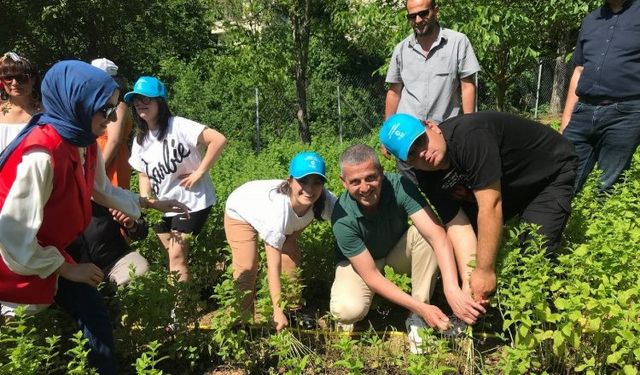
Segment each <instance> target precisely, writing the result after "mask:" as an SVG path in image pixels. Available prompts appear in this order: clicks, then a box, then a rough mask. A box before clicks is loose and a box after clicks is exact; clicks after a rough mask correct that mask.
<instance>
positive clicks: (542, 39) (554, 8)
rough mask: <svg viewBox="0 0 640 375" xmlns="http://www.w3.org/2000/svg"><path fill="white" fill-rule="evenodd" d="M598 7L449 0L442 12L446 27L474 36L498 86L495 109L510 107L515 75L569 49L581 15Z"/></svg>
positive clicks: (483, 63)
mask: <svg viewBox="0 0 640 375" xmlns="http://www.w3.org/2000/svg"><path fill="white" fill-rule="evenodd" d="M599 5H600V2H598V1H595V0H591V1H587V2H585V1H577V0H576V1H564V0H563V1H560V0H554V1H521V2H513V1H505V0H491V1H483V2H477V1H473V0H455V1H453V0H450V1H446V0H445V1H442V2H441V8H442V10H441V14H442V19H443V23H444V24H445V25H447V26H448V27H451V28H453V29H454V30H457V31H460V32H462V33H464V34H466V35H467V36H468V37H469V39H470V40H471V44H472V45H473V47H474V50H475V52H476V54H477V56H478V59H479V60H480V65H481V66H482V74H483V75H487V76H488V77H489V79H490V80H491V82H492V83H493V84H494V85H495V96H496V108H497V109H498V110H506V109H507V107H506V102H505V98H506V93H507V90H508V89H509V87H510V85H511V84H512V83H513V82H514V81H515V78H516V77H518V76H519V75H520V74H522V73H523V72H524V71H525V70H526V69H529V68H531V67H532V66H535V65H536V64H537V62H538V59H539V58H540V57H541V56H549V57H556V56H557V54H558V53H559V52H558V51H559V50H561V51H564V52H563V53H566V52H568V51H569V50H570V48H569V47H568V46H567V45H571V46H573V44H574V43H575V37H576V36H577V30H578V28H579V26H580V22H581V19H582V17H584V16H585V15H586V13H587V11H588V10H590V9H595V8H596V6H599ZM560 37H561V38H560Z"/></svg>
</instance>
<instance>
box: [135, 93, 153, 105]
mask: <svg viewBox="0 0 640 375" xmlns="http://www.w3.org/2000/svg"><path fill="white" fill-rule="evenodd" d="M152 99H153V98H150V97H148V96H144V95H134V96H133V101H134V102H135V101H136V100H139V101H141V102H142V104H149V103H151V100H152Z"/></svg>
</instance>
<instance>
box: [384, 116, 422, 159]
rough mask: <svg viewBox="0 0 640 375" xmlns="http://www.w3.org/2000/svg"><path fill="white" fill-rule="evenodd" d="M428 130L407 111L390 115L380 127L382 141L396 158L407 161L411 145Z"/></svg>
mask: <svg viewBox="0 0 640 375" xmlns="http://www.w3.org/2000/svg"><path fill="white" fill-rule="evenodd" d="M425 132H426V129H425V127H424V124H423V123H422V122H421V121H420V120H418V119H417V118H415V117H413V116H411V115H407V114H405V113H396V114H395V115H393V116H391V117H389V118H388V119H387V120H386V121H385V122H384V123H383V124H382V128H381V129H380V142H381V143H382V144H383V145H384V147H385V148H386V149H387V150H388V151H389V152H391V153H392V154H393V156H395V157H396V158H398V159H400V160H402V161H407V157H408V156H409V150H410V149H411V145H413V142H415V141H416V139H418V138H419V137H420V136H421V135H423V134H424V133H425Z"/></svg>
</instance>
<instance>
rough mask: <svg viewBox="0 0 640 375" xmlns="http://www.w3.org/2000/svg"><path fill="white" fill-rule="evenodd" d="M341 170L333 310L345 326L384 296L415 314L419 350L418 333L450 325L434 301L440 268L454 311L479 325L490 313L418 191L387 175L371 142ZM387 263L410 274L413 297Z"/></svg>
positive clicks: (354, 151)
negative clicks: (464, 283)
mask: <svg viewBox="0 0 640 375" xmlns="http://www.w3.org/2000/svg"><path fill="white" fill-rule="evenodd" d="M340 169H341V173H340V179H341V180H342V184H343V185H344V187H345V189H347V192H344V193H342V194H341V195H340V198H339V199H338V202H337V203H336V205H335V207H334V210H333V215H332V217H331V222H332V225H333V233H334V235H335V237H336V240H337V243H338V251H337V260H338V264H337V266H336V275H335V280H334V282H333V286H332V287H331V303H330V305H331V306H330V309H331V313H332V314H333V315H334V316H335V317H336V318H337V319H338V321H339V322H340V323H342V324H345V325H349V324H353V323H354V322H356V321H359V320H361V319H363V318H364V316H365V315H366V314H367V313H368V311H369V307H370V305H371V299H372V298H373V295H374V293H378V294H380V295H381V296H383V297H385V298H387V299H388V300H390V301H391V302H393V303H396V304H398V305H401V306H403V307H405V308H407V309H409V310H410V311H411V312H412V314H411V315H410V316H409V318H408V319H407V329H408V330H409V340H410V343H411V344H412V345H411V349H412V351H414V352H419V347H417V346H416V345H418V344H419V342H420V341H421V340H420V338H419V336H418V334H417V331H418V329H419V328H420V327H424V326H425V321H426V323H427V324H428V325H429V326H431V327H433V328H436V329H440V330H446V329H447V328H448V327H449V319H448V318H447V316H446V315H445V314H443V313H442V311H441V310H440V309H439V308H437V307H436V306H433V305H430V304H428V301H429V298H430V297H431V294H432V293H433V286H434V279H435V275H436V272H437V271H438V267H439V268H440V271H441V273H442V280H443V284H444V293H445V297H446V298H447V302H448V303H449V305H450V306H451V308H452V310H453V312H454V314H455V315H456V316H457V317H458V318H460V319H462V320H463V321H465V322H466V323H468V324H473V323H474V322H475V321H476V319H477V317H478V316H479V315H480V314H481V313H484V312H485V310H484V308H483V307H482V305H481V304H480V303H477V302H474V301H473V299H472V298H471V295H470V294H469V293H465V292H463V291H462V289H461V288H460V286H459V283H458V273H457V270H456V263H455V257H454V253H453V248H452V246H451V243H450V242H449V240H448V239H447V236H446V234H445V231H444V228H443V227H442V226H440V225H439V224H438V222H437V219H435V215H434V213H433V212H432V211H431V209H430V208H429V207H428V206H427V202H426V200H425V199H424V197H422V195H421V194H420V192H419V191H418V188H417V187H416V186H415V185H414V184H413V183H412V182H411V181H409V180H408V179H406V178H405V177H401V176H400V175H398V174H394V173H387V174H384V173H383V171H382V166H381V165H380V161H379V160H378V157H377V155H376V153H375V151H374V150H373V149H372V148H371V147H368V146H365V145H354V146H351V147H349V148H348V149H347V150H345V151H344V152H343V153H342V155H341V157H340ZM408 218H411V220H412V222H413V225H412V226H409V224H408ZM385 265H389V266H391V267H393V268H394V269H395V270H396V271H398V272H402V273H406V274H410V275H411V288H412V292H411V296H410V295H408V294H406V293H404V292H403V291H402V290H400V288H398V287H397V286H396V285H394V284H393V283H392V282H390V281H389V280H387V279H386V278H385V277H384V276H383V275H382V273H381V272H380V271H381V270H382V269H383V268H384V266H385ZM462 268H464V267H462Z"/></svg>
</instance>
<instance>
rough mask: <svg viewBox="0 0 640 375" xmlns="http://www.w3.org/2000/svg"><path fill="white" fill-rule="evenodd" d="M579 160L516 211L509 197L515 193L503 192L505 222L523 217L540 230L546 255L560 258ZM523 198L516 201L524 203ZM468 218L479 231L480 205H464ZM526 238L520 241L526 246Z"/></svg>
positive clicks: (542, 185)
mask: <svg viewBox="0 0 640 375" xmlns="http://www.w3.org/2000/svg"><path fill="white" fill-rule="evenodd" d="M577 164H578V161H577V159H571V160H569V161H567V162H565V163H564V165H563V166H562V168H560V170H559V171H558V173H556V174H555V175H554V176H553V177H551V178H549V180H548V182H547V183H541V185H540V189H539V191H538V193H537V194H535V195H533V196H530V197H527V198H524V201H525V202H526V203H524V205H519V206H517V207H514V206H513V205H510V204H509V203H508V202H511V201H514V199H513V197H512V196H509V195H510V194H514V192H513V191H511V192H506V191H503V197H502V199H503V206H502V212H503V219H504V220H505V221H507V220H509V219H511V218H513V217H520V219H521V220H522V221H525V222H527V223H531V224H537V225H539V226H540V228H539V229H538V233H539V234H541V235H543V236H544V237H545V246H546V248H547V254H548V255H549V256H550V257H552V258H556V257H557V255H558V254H557V253H556V251H557V249H558V247H559V246H560V241H561V239H562V231H563V230H564V227H565V226H566V224H567V220H568V219H569V214H570V213H571V199H573V195H574V194H573V186H574V183H575V179H576V166H577ZM522 199H523V198H522V197H520V198H519V199H515V201H521V200H522ZM461 207H462V209H463V210H464V212H465V214H466V215H467V216H468V217H469V220H470V221H471V225H472V226H473V229H474V230H475V231H476V233H477V231H478V227H477V223H478V204H477V203H475V202H473V203H471V202H465V203H463V204H462V205H461ZM526 238H527V236H526V235H525V236H524V237H523V238H522V239H521V240H522V241H523V242H524V241H525V240H526Z"/></svg>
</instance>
